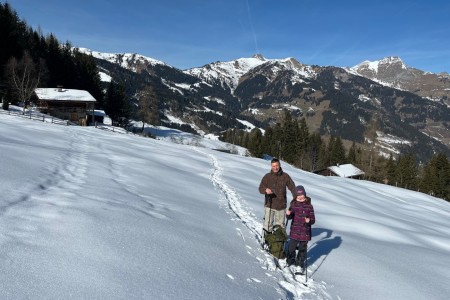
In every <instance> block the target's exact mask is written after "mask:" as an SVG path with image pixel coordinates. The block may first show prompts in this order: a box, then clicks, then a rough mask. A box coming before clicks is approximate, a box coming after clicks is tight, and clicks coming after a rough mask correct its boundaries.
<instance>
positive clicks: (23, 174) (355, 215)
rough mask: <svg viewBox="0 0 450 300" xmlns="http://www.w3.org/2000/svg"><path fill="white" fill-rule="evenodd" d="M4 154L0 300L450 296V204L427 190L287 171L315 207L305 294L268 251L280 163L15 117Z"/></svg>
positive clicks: (1, 131)
mask: <svg viewBox="0 0 450 300" xmlns="http://www.w3.org/2000/svg"><path fill="white" fill-rule="evenodd" d="M217 142H218V141H217ZM214 147H215V146H214ZM211 148H213V147H211ZM0 152H1V155H0V166H1V168H0V176H1V184H0V189H1V198H0V199H1V200H0V266H1V270H2V272H1V275H0V281H1V288H0V299H447V297H448V295H449V294H450V288H449V285H448V283H449V282H450V268H449V267H450V233H449V224H450V223H449V219H450V204H449V203H447V202H445V201H443V200H440V199H436V198H433V197H430V196H427V195H425V194H422V193H418V192H412V191H408V190H404V189H399V188H395V187H390V186H386V185H380V184H375V183H371V182H367V181H357V180H352V179H342V178H336V177H334V178H331V177H321V176H318V175H314V174H311V173H307V172H303V171H300V170H298V169H295V168H293V167H291V166H289V165H288V164H286V163H282V167H283V169H284V170H285V171H286V172H287V173H289V174H290V175H291V176H292V178H293V180H294V181H295V183H296V184H302V185H304V186H305V189H306V192H307V194H308V195H309V196H311V197H312V201H313V204H314V207H315V211H316V219H317V222H316V224H315V225H314V227H313V239H312V241H311V242H310V243H309V248H308V263H309V269H308V274H309V276H310V278H309V279H308V286H304V285H303V284H302V282H303V281H304V277H301V278H300V279H298V280H299V281H295V280H294V278H293V277H292V275H291V273H289V271H287V269H285V270H284V271H280V270H278V269H275V265H274V262H273V260H272V259H271V258H270V256H269V255H267V254H266V253H264V252H263V251H262V250H260V245H259V242H260V233H261V223H262V215H263V197H262V195H260V194H258V190H257V188H258V185H259V182H260V180H261V177H262V176H263V175H264V174H265V173H266V172H268V171H269V170H270V162H268V161H265V160H262V159H257V158H249V157H244V156H240V155H231V154H227V153H222V152H218V151H214V150H211V149H209V148H204V147H196V146H193V145H181V144H175V143H172V142H170V141H168V140H155V139H150V138H143V137H140V136H135V135H131V134H120V133H117V132H108V131H103V130H100V129H98V128H94V127H75V126H62V125H55V124H50V123H43V122H39V121H35V120H29V119H25V118H20V117H14V116H9V115H5V114H0Z"/></svg>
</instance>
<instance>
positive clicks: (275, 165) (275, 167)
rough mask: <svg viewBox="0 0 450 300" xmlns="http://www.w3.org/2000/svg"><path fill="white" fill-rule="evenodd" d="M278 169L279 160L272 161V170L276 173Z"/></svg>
mask: <svg viewBox="0 0 450 300" xmlns="http://www.w3.org/2000/svg"><path fill="white" fill-rule="evenodd" d="M278 171H280V163H279V162H274V163H272V172H274V173H277V172H278Z"/></svg>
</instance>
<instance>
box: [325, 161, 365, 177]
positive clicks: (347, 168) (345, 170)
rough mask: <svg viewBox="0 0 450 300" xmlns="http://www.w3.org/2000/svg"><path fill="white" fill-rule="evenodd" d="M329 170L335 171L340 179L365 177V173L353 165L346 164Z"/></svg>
mask: <svg viewBox="0 0 450 300" xmlns="http://www.w3.org/2000/svg"><path fill="white" fill-rule="evenodd" d="M328 169H329V170H331V171H333V172H334V173H335V174H336V175H338V176H339V177H353V176H358V175H364V172H363V171H361V170H360V169H358V168H357V167H355V166H354V165H352V164H344V165H337V166H331V167H328Z"/></svg>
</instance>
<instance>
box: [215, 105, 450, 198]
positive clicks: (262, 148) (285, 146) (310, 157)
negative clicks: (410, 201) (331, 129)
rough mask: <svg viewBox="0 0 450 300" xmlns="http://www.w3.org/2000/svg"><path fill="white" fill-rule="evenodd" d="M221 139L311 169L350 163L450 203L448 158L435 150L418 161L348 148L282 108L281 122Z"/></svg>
mask: <svg viewBox="0 0 450 300" xmlns="http://www.w3.org/2000/svg"><path fill="white" fill-rule="evenodd" d="M221 140H222V141H225V142H228V143H233V144H235V145H239V146H242V147H245V148H247V149H248V151H249V152H250V154H251V155H252V156H255V157H263V156H264V155H265V154H268V155H271V156H274V157H278V158H280V159H282V160H284V161H286V162H288V163H290V164H292V165H294V166H296V167H298V168H300V169H303V170H306V171H310V172H314V171H318V170H322V169H326V168H327V167H329V166H333V165H337V164H346V163H351V164H353V165H355V166H356V167H358V168H359V169H361V170H363V171H364V172H365V179H366V180H370V181H373V182H378V183H385V184H389V185H393V186H397V187H402V188H406V189H410V190H415V191H420V192H424V193H427V194H430V195H433V196H435V197H439V198H442V199H445V200H447V201H450V161H449V159H448V157H447V156H446V155H445V154H443V153H439V154H435V155H434V156H433V157H432V158H431V160H430V161H428V162H427V163H426V164H422V165H419V164H418V163H417V159H416V156H415V155H414V154H413V153H409V154H404V155H400V156H398V157H396V158H395V159H394V157H393V156H392V155H391V156H390V157H389V158H386V157H385V156H382V155H379V154H378V153H377V152H376V149H375V148H374V146H373V143H371V144H370V143H366V144H362V145H359V146H357V145H356V144H355V143H354V142H353V144H352V145H351V146H350V147H348V150H346V147H344V143H343V141H342V139H341V138H340V137H334V136H331V137H329V138H327V139H325V138H323V137H321V136H320V134H319V133H310V132H309V128H308V126H307V124H306V120H305V118H303V119H301V120H297V119H293V118H292V117H291V115H290V114H289V113H288V112H286V113H285V116H284V119H283V121H282V122H281V123H277V124H276V125H274V126H269V127H267V128H266V129H265V132H264V134H263V133H262V132H261V130H259V129H258V128H255V129H253V130H252V131H250V132H247V131H243V130H239V129H229V130H227V131H226V132H224V133H223V135H222V136H221Z"/></svg>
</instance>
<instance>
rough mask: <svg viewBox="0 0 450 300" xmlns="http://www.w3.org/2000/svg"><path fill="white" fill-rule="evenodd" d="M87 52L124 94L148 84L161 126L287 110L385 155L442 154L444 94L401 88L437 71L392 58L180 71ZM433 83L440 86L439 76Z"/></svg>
mask: <svg viewBox="0 0 450 300" xmlns="http://www.w3.org/2000/svg"><path fill="white" fill-rule="evenodd" d="M91 53H92V52H91ZM93 55H94V57H96V58H97V63H98V66H99V68H100V70H101V71H102V72H105V73H107V74H108V75H110V76H111V77H112V78H113V80H119V79H120V80H124V78H126V82H127V88H128V91H127V92H128V93H129V95H130V97H131V98H133V97H134V96H135V95H136V94H137V92H138V91H139V90H140V89H142V88H143V86H145V85H151V86H152V87H153V88H154V90H155V92H156V94H157V96H158V99H159V107H160V114H161V117H162V121H163V124H166V125H169V126H173V127H176V126H177V124H180V123H183V125H184V128H183V129H186V128H188V129H190V130H191V131H192V132H197V133H199V134H204V133H214V134H219V133H220V132H222V131H224V130H226V129H228V128H240V129H248V130H250V129H251V128H252V127H253V126H255V127H259V128H265V127H266V126H268V125H273V124H275V123H276V122H281V121H282V117H283V116H284V111H285V110H288V111H289V112H290V113H291V115H292V116H293V117H296V118H303V117H305V119H306V122H307V124H308V127H309V129H310V132H320V134H322V135H334V136H340V137H341V138H342V139H344V140H348V141H356V142H358V143H361V144H362V143H367V142H375V143H376V145H377V147H378V149H379V151H380V152H381V153H384V154H386V155H389V154H390V153H394V154H399V153H411V152H413V153H415V154H416V155H417V156H418V157H419V158H420V159H422V160H427V159H428V158H429V157H431V155H432V154H433V153H435V152H436V151H438V152H445V153H447V154H448V155H450V108H449V106H448V105H446V102H445V101H446V100H447V98H446V97H445V95H444V96H442V97H440V98H439V96H438V95H441V94H438V93H437V92H434V94H433V95H434V96H433V97H434V98H432V99H431V98H430V97H428V96H426V97H424V96H422V95H421V94H419V93H418V92H417V88H416V90H408V89H406V86H407V84H410V85H411V86H412V85H413V82H414V80H419V79H417V78H418V77H420V76H422V77H423V78H428V79H430V78H435V77H436V78H438V77H439V76H444V75H436V74H430V73H425V72H422V71H420V70H416V69H412V68H408V67H407V66H405V65H404V64H403V62H402V61H401V60H400V59H399V58H386V59H384V60H383V61H380V62H377V63H370V62H364V63H362V64H360V65H358V66H356V67H353V68H350V69H343V68H337V67H320V66H308V65H304V64H302V63H300V62H298V61H297V60H295V59H294V58H286V59H266V58H264V57H263V56H261V55H255V56H254V57H251V58H240V59H237V60H234V61H230V62H215V63H211V64H208V65H205V66H203V67H201V68H194V69H190V70H184V71H182V70H179V69H177V68H174V67H171V66H169V65H167V64H165V63H161V62H157V61H156V62H155V60H153V59H151V58H148V59H145V57H143V56H138V55H134V56H133V55H125V54H120V55H117V54H116V56H117V58H113V56H114V55H105V54H101V53H97V54H95V53H94V54H93ZM105 57H108V59H105ZM124 62H126V63H124ZM433 76H434V77H433ZM441 78H444V77H441ZM430 80H431V79H430ZM433 80H434V79H433ZM433 82H435V84H437V82H439V80H436V81H433ZM441 83H442V84H441V85H440V89H441V90H442V92H445V86H446V84H447V81H446V80H444V79H442V80H441ZM400 84H401V85H402V88H400V87H399V85H400ZM419 86H422V87H423V86H424V85H419ZM431 90H432V89H431V88H430V91H431ZM421 91H424V88H422V90H421ZM433 91H434V90H433ZM442 95H443V94H442ZM134 101H136V99H134ZM174 120H176V122H174ZM249 124H251V125H249ZM178 126H179V125H178Z"/></svg>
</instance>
